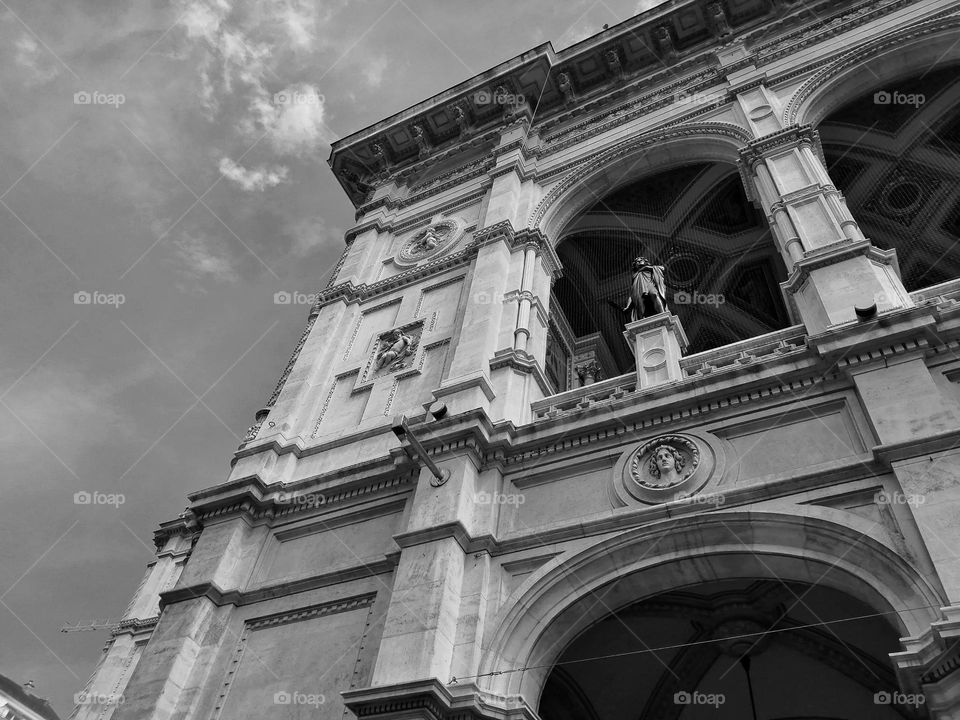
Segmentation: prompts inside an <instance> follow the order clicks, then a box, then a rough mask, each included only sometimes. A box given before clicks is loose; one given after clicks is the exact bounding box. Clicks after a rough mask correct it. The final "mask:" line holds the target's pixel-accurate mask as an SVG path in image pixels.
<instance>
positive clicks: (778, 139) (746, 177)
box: [739, 125, 827, 202]
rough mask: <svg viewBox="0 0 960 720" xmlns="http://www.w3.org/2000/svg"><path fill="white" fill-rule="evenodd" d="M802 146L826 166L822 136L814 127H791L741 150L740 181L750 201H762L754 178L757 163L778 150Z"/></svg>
mask: <svg viewBox="0 0 960 720" xmlns="http://www.w3.org/2000/svg"><path fill="white" fill-rule="evenodd" d="M801 145H808V146H810V147H811V148H812V149H813V151H814V152H815V153H816V154H817V157H818V158H819V159H820V162H821V163H823V165H824V166H826V164H827V161H826V158H825V157H824V155H823V145H822V144H821V142H820V134H819V133H818V132H817V131H816V130H814V129H813V126H812V125H791V126H790V127H787V128H784V129H783V130H778V131H777V132H775V133H771V134H769V135H764V136H763V137H759V138H757V139H756V140H753V141H751V142H749V143H747V144H746V145H745V146H744V147H742V148H740V163H739V165H740V179H741V180H742V181H743V187H744V189H745V190H746V193H747V199H748V200H751V201H753V202H756V201H758V200H759V199H760V196H759V193H758V192H757V188H756V181H755V180H754V177H753V176H754V173H755V168H756V166H757V163H759V162H761V161H762V160H764V159H765V158H767V157H768V156H769V155H771V154H773V153H775V152H776V151H777V150H781V149H783V148H789V147H799V146H801Z"/></svg>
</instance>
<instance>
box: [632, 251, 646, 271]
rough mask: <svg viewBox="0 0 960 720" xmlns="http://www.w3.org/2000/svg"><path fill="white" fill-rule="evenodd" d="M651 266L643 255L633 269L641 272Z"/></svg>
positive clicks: (636, 260) (634, 262) (637, 259)
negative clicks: (646, 266)
mask: <svg viewBox="0 0 960 720" xmlns="http://www.w3.org/2000/svg"><path fill="white" fill-rule="evenodd" d="M649 264H650V261H649V260H647V258H645V257H644V256H643V255H640V256H639V257H637V258H636V259H635V260H634V261H633V269H634V270H639V269H640V268H642V267H643V266H644V265H649Z"/></svg>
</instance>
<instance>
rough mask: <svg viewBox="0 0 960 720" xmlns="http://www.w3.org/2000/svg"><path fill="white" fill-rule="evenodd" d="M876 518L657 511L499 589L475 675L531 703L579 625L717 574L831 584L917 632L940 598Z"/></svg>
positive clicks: (822, 511)
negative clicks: (506, 591) (883, 536)
mask: <svg viewBox="0 0 960 720" xmlns="http://www.w3.org/2000/svg"><path fill="white" fill-rule="evenodd" d="M875 527H876V525H875V523H871V522H869V521H867V520H864V519H862V518H859V517H857V516H854V515H852V514H849V513H844V512H842V511H838V510H833V509H828V508H821V507H812V506H808V507H806V508H799V507H798V508H794V509H791V511H790V512H789V513H786V512H750V511H724V512H715V513H710V514H707V515H699V516H692V517H684V518H678V519H670V520H664V521H661V522H658V523H655V524H653V525H648V526H645V527H642V528H638V529H635V530H631V531H628V532H625V533H622V534H620V535H616V536H614V537H610V538H607V539H605V540H603V541H601V542H598V543H596V544H594V545H592V546H590V547H588V548H586V549H584V550H581V551H580V552H578V553H576V554H575V555H573V556H572V557H567V556H565V555H561V556H559V557H558V558H556V559H554V560H553V561H551V562H549V563H547V564H546V565H545V566H543V567H542V568H540V569H539V570H538V571H537V572H535V573H534V574H533V575H532V576H531V577H530V578H528V579H527V581H526V582H525V583H524V584H523V585H522V586H520V587H519V588H517V590H516V591H515V592H514V594H513V595H511V597H510V598H509V599H508V601H507V603H506V604H505V606H504V609H503V610H502V611H501V614H500V615H499V617H498V618H497V621H498V622H497V624H496V626H495V627H496V630H495V632H494V634H493V635H492V637H491V638H490V641H489V642H485V643H484V651H483V656H482V659H481V663H480V678H479V684H480V687H481V688H482V689H483V690H485V691H489V692H492V693H495V694H497V695H501V696H521V697H522V698H523V700H524V701H526V702H527V703H528V704H529V705H530V706H531V707H537V704H538V702H539V698H540V694H541V692H542V690H543V686H544V683H545V682H546V678H547V676H548V675H549V672H550V670H551V668H552V666H553V664H554V663H555V662H556V660H557V658H558V657H559V656H560V654H561V653H562V652H563V650H564V648H565V647H566V646H567V645H568V644H569V643H570V642H571V641H572V640H573V639H574V638H575V637H576V636H577V635H578V634H579V633H580V632H582V631H583V630H585V629H586V628H588V627H590V626H591V625H592V624H594V623H595V622H597V621H598V620H599V619H601V618H602V617H604V616H605V615H608V614H609V613H610V612H612V611H615V610H618V609H619V608H622V607H626V606H627V605H629V604H631V603H634V602H637V601H638V600H642V599H645V598H650V597H653V596H655V595H658V594H660V593H663V592H665V591H669V590H675V589H678V588H682V587H690V586H692V585H696V584H698V583H700V582H704V581H714V580H719V579H737V578H769V579H779V580H783V581H798V582H805V583H811V584H820V585H823V586H826V587H831V588H834V589H837V590H840V591H842V592H846V593H848V594H849V595H851V596H852V597H854V598H857V599H859V600H861V601H862V602H864V603H866V604H867V605H869V606H870V607H872V608H875V609H876V610H877V611H878V612H888V613H890V616H889V617H890V621H891V622H892V623H893V625H894V626H895V628H896V629H897V631H898V632H900V634H901V636H902V637H915V636H918V635H920V634H921V633H923V632H925V631H927V630H928V629H929V628H930V624H931V623H932V622H934V621H936V620H938V619H940V613H939V608H940V607H941V606H942V605H943V604H945V602H946V601H945V599H944V598H943V597H942V594H941V593H940V592H938V590H937V589H935V588H934V587H932V586H931V585H930V583H928V582H927V581H926V580H925V579H924V578H923V577H922V576H921V575H920V574H919V573H918V572H917V571H916V570H915V569H914V568H913V567H911V566H910V565H909V564H908V563H907V562H905V561H904V559H903V558H902V557H900V556H899V555H898V554H897V553H895V552H894V551H893V550H891V549H890V548H889V547H888V546H887V545H886V544H884V543H883V542H882V541H881V540H880V539H879V537H878V536H877V535H876V532H875ZM598 592H602V595H598ZM598 597H602V598H603V601H602V602H598V600H597V598H598ZM517 668H529V669H526V670H517Z"/></svg>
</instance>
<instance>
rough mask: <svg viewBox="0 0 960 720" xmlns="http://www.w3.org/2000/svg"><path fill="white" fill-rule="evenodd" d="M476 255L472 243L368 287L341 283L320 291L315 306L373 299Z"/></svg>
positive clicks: (465, 262)
mask: <svg viewBox="0 0 960 720" xmlns="http://www.w3.org/2000/svg"><path fill="white" fill-rule="evenodd" d="M476 253H477V247H476V245H475V244H474V243H470V244H468V245H467V246H466V247H465V248H464V249H463V250H461V251H460V252H458V253H454V254H452V255H445V256H443V257H440V258H437V259H436V260H431V261H430V262H428V263H425V264H423V265H417V266H416V267H413V268H410V269H409V270H406V271H404V272H402V273H399V274H397V275H393V276H392V277H388V278H384V279H383V280H380V281H378V282H375V283H372V284H369V285H368V284H367V283H361V284H360V285H354V284H353V283H352V282H345V283H340V284H339V285H334V286H333V287H331V288H327V289H325V290H322V291H321V292H319V293H318V294H317V302H316V304H315V306H314V307H315V308H316V309H318V310H319V308H322V307H323V306H324V305H330V304H331V303H334V302H337V301H338V300H343V301H345V302H347V303H357V302H363V301H365V300H370V299H371V298H375V297H379V296H381V295H384V294H386V293H389V292H393V291H394V290H400V289H402V288H405V287H407V286H409V285H412V284H414V283H416V282H418V281H420V280H422V279H423V278H425V277H429V276H430V275H435V274H437V273H441V272H445V271H447V270H451V269H453V268H457V267H461V266H463V265H467V264H468V263H469V262H470V261H471V260H472V259H473V258H474V257H475V256H476Z"/></svg>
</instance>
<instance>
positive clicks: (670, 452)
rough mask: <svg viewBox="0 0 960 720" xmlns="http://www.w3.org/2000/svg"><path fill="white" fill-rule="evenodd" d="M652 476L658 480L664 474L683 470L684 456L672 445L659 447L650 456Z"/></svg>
mask: <svg viewBox="0 0 960 720" xmlns="http://www.w3.org/2000/svg"><path fill="white" fill-rule="evenodd" d="M649 469H650V474H651V475H653V476H654V477H655V478H657V479H658V480H659V479H660V475H661V474H663V473H664V472H670V470H673V471H674V472H676V473H677V474H679V473H680V471H681V470H683V455H681V454H680V451H679V450H677V449H676V448H675V447H673V446H671V445H657V446H656V447H655V448H654V449H653V453H651V455H650V467H649Z"/></svg>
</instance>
